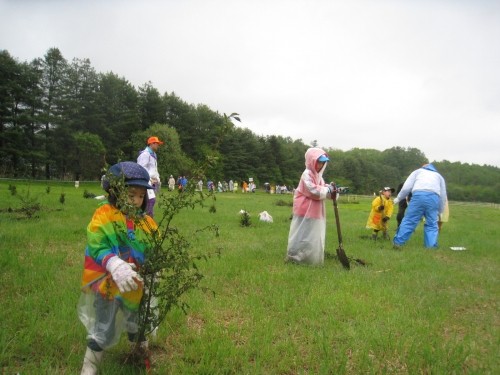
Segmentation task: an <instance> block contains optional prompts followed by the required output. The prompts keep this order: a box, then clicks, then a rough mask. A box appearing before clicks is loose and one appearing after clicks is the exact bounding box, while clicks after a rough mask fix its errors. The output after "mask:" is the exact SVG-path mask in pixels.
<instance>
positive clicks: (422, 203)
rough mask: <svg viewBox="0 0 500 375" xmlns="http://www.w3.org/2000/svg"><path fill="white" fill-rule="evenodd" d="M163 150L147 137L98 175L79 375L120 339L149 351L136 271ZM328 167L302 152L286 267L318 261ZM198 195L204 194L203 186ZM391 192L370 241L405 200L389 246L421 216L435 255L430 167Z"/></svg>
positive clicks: (320, 157)
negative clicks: (130, 156) (101, 193)
mask: <svg viewBox="0 0 500 375" xmlns="http://www.w3.org/2000/svg"><path fill="white" fill-rule="evenodd" d="M163 144H164V142H162V141H161V140H160V139H159V138H158V137H156V136H152V137H149V138H148V140H147V145H146V147H145V148H144V149H143V150H142V151H141V152H140V154H139V156H138V158H137V161H136V162H133V161H125V162H120V163H117V164H115V165H113V166H111V167H110V168H109V170H108V173H107V174H106V175H105V176H103V179H102V187H103V189H104V190H105V192H106V193H107V197H106V198H107V199H105V200H103V201H101V202H100V204H99V206H98V208H97V209H96V210H95V212H94V214H93V216H92V218H91V220H90V223H89V224H88V226H87V245H86V248H85V257H84V267H83V268H84V270H83V275H82V282H81V286H82V293H81V298H80V301H79V304H78V314H79V318H80V320H81V321H82V323H83V324H84V325H85V327H86V329H87V348H86V352H85V355H84V359H83V367H82V371H81V374H84V375H90V374H97V370H98V367H99V364H100V362H101V360H102V357H103V353H104V351H105V350H106V349H108V348H110V347H111V346H113V345H115V344H116V343H117V341H118V339H119V337H120V336H121V334H122V333H123V332H126V333H127V336H128V339H129V341H130V345H131V346H132V348H134V349H133V350H139V351H141V352H143V353H147V352H148V346H149V345H148V340H147V338H146V337H144V336H142V337H139V329H138V328H139V327H138V311H139V306H140V303H141V300H142V297H143V294H144V283H143V280H142V279H141V276H140V273H139V269H140V267H141V266H142V265H143V264H144V262H145V257H146V253H147V246H148V243H150V242H149V241H148V236H151V233H152V232H153V231H156V230H157V229H158V226H157V223H156V222H155V220H154V206H155V203H156V197H157V194H158V192H159V188H160V186H161V180H160V174H159V172H158V157H157V151H158V149H159V147H160V146H161V145H163ZM329 162H330V157H329V156H328V154H327V153H326V152H325V151H323V150H322V149H321V148H317V147H312V148H309V149H308V150H307V151H306V153H305V169H304V171H303V173H302V175H301V178H300V181H299V183H298V186H297V187H296V188H295V189H294V196H293V216H292V221H291V224H290V229H289V235H288V247H287V256H286V260H287V261H290V262H294V263H305V264H313V265H320V264H323V262H324V249H325V234H326V212H325V201H326V200H335V199H337V197H338V190H337V188H336V186H335V185H334V184H333V183H325V181H324V179H323V172H324V171H325V168H326V167H327V165H328V163H329ZM183 178H185V177H182V176H181V177H180V179H178V180H177V181H175V179H174V178H173V176H170V178H169V180H168V186H169V189H170V190H173V189H174V188H175V186H178V188H179V189H183V188H184V187H185V184H186V183H187V180H186V181H184V180H183ZM198 188H199V190H201V189H202V188H203V183H202V182H201V185H198ZM207 188H208V189H209V190H210V189H225V187H224V185H222V184H221V183H220V182H218V184H217V187H216V186H215V184H214V183H213V182H212V181H208V183H207ZM227 189H228V190H229V191H237V190H238V183H237V182H233V181H232V180H231V181H229V183H228V186H227ZM241 189H242V192H248V191H254V189H255V185H254V184H253V181H250V184H248V183H247V182H246V181H243V182H242V184H241ZM392 193H394V189H393V188H391V187H384V188H383V189H382V190H381V191H380V194H379V195H378V196H377V197H376V198H375V199H374V200H373V202H372V209H371V212H370V216H369V218H368V223H367V226H368V227H369V228H370V229H372V231H373V234H372V238H373V239H376V238H377V237H378V235H379V234H380V232H381V233H382V237H383V238H389V235H388V223H389V220H390V219H391V216H392V213H393V207H394V204H398V203H399V204H400V205H401V206H400V207H403V206H405V205H406V204H407V201H408V197H409V196H410V194H411V202H410V204H408V205H407V209H406V213H405V214H404V216H402V217H401V222H400V224H399V225H398V229H397V231H396V234H395V236H394V237H393V239H392V241H393V246H394V247H395V248H400V247H401V246H403V245H404V244H405V243H406V242H407V241H408V239H409V238H410V236H411V234H412V233H413V231H414V229H415V227H416V226H417V225H418V223H419V222H420V221H421V219H422V217H424V218H425V225H424V245H425V247H426V248H437V246H438V234H439V228H438V218H439V215H440V214H441V213H443V212H444V210H445V205H446V201H447V198H446V186H445V182H444V179H443V177H442V176H441V175H440V174H439V173H438V172H437V171H436V169H435V168H434V166H433V165H432V164H426V165H424V166H422V167H421V168H419V169H417V170H415V171H414V172H412V173H411V174H410V176H409V177H408V178H407V179H406V181H405V182H404V184H402V185H401V187H400V189H399V192H398V194H397V197H396V198H395V199H394V200H392V199H391V195H392ZM400 212H401V209H400ZM398 223H399V218H398Z"/></svg>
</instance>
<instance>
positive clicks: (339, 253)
mask: <svg viewBox="0 0 500 375" xmlns="http://www.w3.org/2000/svg"><path fill="white" fill-rule="evenodd" d="M333 210H334V211H335V222H336V224H337V235H338V237H339V247H338V248H337V258H338V259H339V260H340V263H342V266H344V268H345V269H347V270H348V269H351V265H350V263H349V258H348V257H347V255H346V254H345V251H344V245H343V244H342V232H341V231H340V219H339V210H338V208H337V197H335V199H333Z"/></svg>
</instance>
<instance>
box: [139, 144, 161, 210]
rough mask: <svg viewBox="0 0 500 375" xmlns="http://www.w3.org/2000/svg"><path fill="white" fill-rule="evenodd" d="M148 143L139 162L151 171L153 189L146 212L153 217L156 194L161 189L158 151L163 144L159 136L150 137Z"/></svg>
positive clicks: (150, 192)
mask: <svg viewBox="0 0 500 375" xmlns="http://www.w3.org/2000/svg"><path fill="white" fill-rule="evenodd" d="M147 143H148V145H147V146H146V148H145V149H144V150H142V151H141V153H140V154H139V157H138V158H137V164H139V165H141V166H143V167H144V168H145V169H146V170H147V171H148V173H149V178H150V181H149V183H150V184H151V186H153V188H154V189H153V190H151V191H148V204H147V207H146V213H147V214H148V215H149V216H151V217H153V213H154V205H155V203H156V194H158V192H159V190H160V184H161V181H160V173H158V156H157V155H156V152H157V151H158V149H159V148H160V145H162V144H163V142H162V141H160V140H159V139H158V137H149V138H148V142H147Z"/></svg>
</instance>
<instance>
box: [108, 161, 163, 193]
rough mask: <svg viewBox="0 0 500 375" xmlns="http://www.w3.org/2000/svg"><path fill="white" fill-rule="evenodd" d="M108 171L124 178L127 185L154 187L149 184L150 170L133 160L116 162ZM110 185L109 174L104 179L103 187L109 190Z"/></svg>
mask: <svg viewBox="0 0 500 375" xmlns="http://www.w3.org/2000/svg"><path fill="white" fill-rule="evenodd" d="M108 173H110V174H111V175H112V176H114V177H116V178H123V179H124V181H123V182H124V185H125V186H140V187H144V188H146V189H154V188H153V187H152V186H151V185H149V173H148V171H147V170H146V169H145V168H144V167H143V166H141V165H139V164H137V163H134V162H133V161H122V162H121V163H118V164H115V165H113V166H112V167H111V168H109V172H108ZM110 187H111V181H109V179H108V176H106V177H105V178H104V181H103V188H104V190H105V191H107V192H109V189H110Z"/></svg>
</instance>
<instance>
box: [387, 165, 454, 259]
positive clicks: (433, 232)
mask: <svg viewBox="0 0 500 375" xmlns="http://www.w3.org/2000/svg"><path fill="white" fill-rule="evenodd" d="M410 193H411V194H412V197H411V202H410V204H409V205H408V208H407V209H406V212H405V215H404V217H403V221H402V222H401V225H400V226H399V228H398V230H397V231H396V235H395V236H394V239H393V241H392V242H393V244H394V248H395V249H398V248H400V247H401V246H403V245H404V244H405V243H406V242H407V241H408V240H409V239H410V237H411V235H412V234H413V232H414V230H415V228H416V227H417V225H418V223H419V222H420V220H421V219H422V217H424V218H425V224H424V246H425V247H426V248H428V249H432V248H437V247H438V237H439V227H438V220H439V215H440V214H442V213H443V212H444V210H445V208H446V202H447V200H448V198H447V195H446V184H445V181H444V178H443V176H441V175H440V174H439V173H438V171H437V170H436V168H435V167H434V165H432V164H425V165H424V166H422V167H421V168H419V169H417V170H415V171H413V172H412V173H411V174H410V175H409V176H408V178H407V179H406V181H405V183H404V184H403V187H402V189H401V191H400V192H399V194H398V196H397V197H396V199H394V204H398V203H399V202H400V201H401V200H403V199H405V198H406V197H407V196H408V195H409V194H410Z"/></svg>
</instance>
